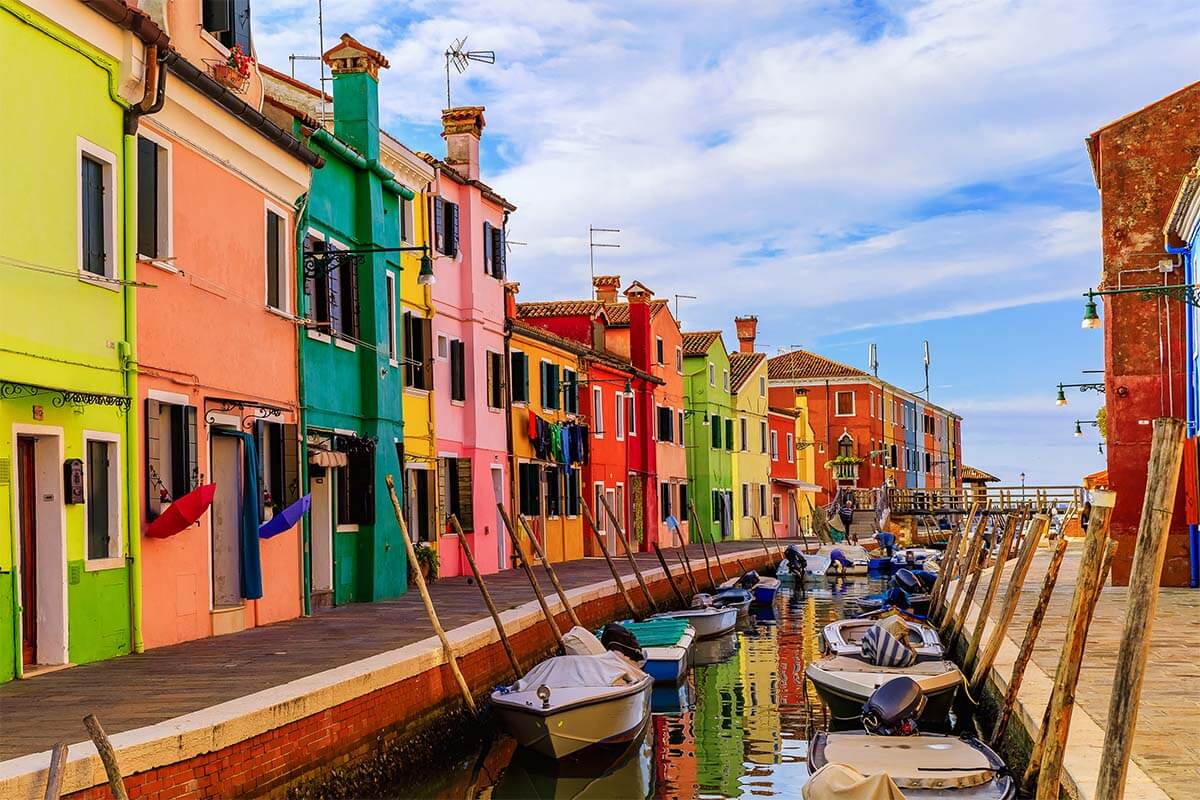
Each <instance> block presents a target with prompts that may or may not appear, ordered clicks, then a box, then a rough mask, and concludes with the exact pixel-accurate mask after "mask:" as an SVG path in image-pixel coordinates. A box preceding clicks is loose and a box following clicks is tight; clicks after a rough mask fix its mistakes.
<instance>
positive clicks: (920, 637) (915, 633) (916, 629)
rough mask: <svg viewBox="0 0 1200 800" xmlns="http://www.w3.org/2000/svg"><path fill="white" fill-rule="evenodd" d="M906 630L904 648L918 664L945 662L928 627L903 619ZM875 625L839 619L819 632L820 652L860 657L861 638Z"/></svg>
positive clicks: (938, 642)
mask: <svg viewBox="0 0 1200 800" xmlns="http://www.w3.org/2000/svg"><path fill="white" fill-rule="evenodd" d="M904 623H905V625H906V626H907V627H908V642H907V643H908V646H909V647H910V648H912V650H913V651H914V652H915V653H916V654H917V660H918V661H941V660H942V659H944V658H945V652H944V651H943V648H942V641H941V639H940V638H938V633H937V631H936V630H934V629H933V628H932V627H930V626H929V625H923V624H921V623H920V622H916V621H912V620H908V619H905V620H904ZM874 624H875V620H874V619H861V618H860V619H839V620H836V621H835V622H831V623H829V624H828V625H826V626H825V627H824V628H822V629H821V649H822V650H823V651H824V652H826V653H830V654H832V655H835V656H851V657H855V656H860V655H862V643H863V637H864V636H866V634H867V631H868V630H870V629H871V626H873V625H874Z"/></svg>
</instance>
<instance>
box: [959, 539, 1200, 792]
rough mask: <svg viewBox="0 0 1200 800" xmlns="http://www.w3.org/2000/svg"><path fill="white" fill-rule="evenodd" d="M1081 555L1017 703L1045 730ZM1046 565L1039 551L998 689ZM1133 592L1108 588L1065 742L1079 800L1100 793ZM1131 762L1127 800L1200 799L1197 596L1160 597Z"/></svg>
mask: <svg viewBox="0 0 1200 800" xmlns="http://www.w3.org/2000/svg"><path fill="white" fill-rule="evenodd" d="M1081 550H1082V544H1081V543H1072V544H1071V545H1070V547H1069V549H1068V550H1067V555H1066V558H1065V560H1064V562H1063V566H1062V572H1061V573H1060V574H1059V579H1058V584H1057V585H1056V587H1055V591H1054V595H1053V597H1052V599H1051V602H1050V608H1049V610H1048V612H1047V614H1046V620H1045V623H1044V624H1043V626H1042V631H1041V635H1040V636H1039V637H1038V641H1037V646H1036V647H1035V649H1034V655H1033V662H1032V663H1031V664H1030V667H1029V670H1028V671H1027V672H1026V675H1025V680H1024V681H1023V683H1022V687H1021V698H1020V699H1021V703H1022V705H1023V706H1024V708H1023V709H1021V710H1020V714H1021V716H1022V717H1024V719H1025V720H1026V721H1027V723H1028V722H1032V724H1033V725H1035V726H1037V725H1040V724H1041V718H1042V713H1043V712H1044V710H1045V707H1046V700H1047V699H1048V697H1049V693H1050V687H1051V686H1052V684H1053V678H1054V672H1055V670H1056V669H1057V667H1058V658H1059V654H1060V652H1061V650H1062V645H1063V641H1064V640H1065V638H1066V625H1067V616H1068V614H1069V613H1070V609H1071V595H1072V593H1073V592H1074V589H1075V579H1076V576H1077V574H1078V569H1079V556H1080V552H1081ZM1049 559H1050V551H1049V550H1048V549H1046V548H1041V549H1040V550H1039V552H1038V555H1037V556H1036V557H1035V559H1034V562H1033V566H1032V568H1031V569H1030V573H1029V581H1028V583H1027V584H1026V586H1025V589H1024V591H1023V592H1022V596H1021V602H1020V605H1019V607H1018V611H1017V615H1016V617H1015V618H1014V620H1013V624H1012V627H1010V628H1009V634H1008V635H1009V639H1010V640H1012V641H1010V642H1009V643H1008V645H1007V646H1006V647H1005V648H1004V649H1002V650H1001V654H1000V658H998V659H997V663H996V669H995V674H994V679H996V680H997V682H999V683H1001V685H1004V686H1007V681H1008V676H1009V675H1010V674H1011V667H1012V661H1013V658H1014V657H1015V655H1016V652H1017V651H1016V645H1017V644H1019V643H1020V641H1021V639H1022V638H1023V637H1024V635H1025V629H1026V627H1027V626H1028V624H1029V618H1030V616H1031V615H1032V613H1033V607H1034V605H1035V604H1036V602H1037V595H1038V591H1039V590H1040V587H1041V582H1042V578H1043V576H1044V575H1045V571H1046V564H1047V562H1048V561H1049ZM981 594H982V592H981ZM1127 595H1128V592H1127V590H1126V589H1125V588H1123V587H1114V586H1107V587H1105V589H1104V591H1103V593H1102V594H1101V596H1100V601H1099V603H1098V604H1097V607H1096V613H1095V616H1094V617H1093V620H1092V627H1091V631H1090V634H1089V636H1088V642H1087V650H1086V652H1085V653H1084V660H1083V668H1082V670H1081V672H1080V679H1079V686H1078V691H1077V693H1076V708H1075V713H1074V715H1073V716H1072V720H1071V735H1070V739H1069V741H1068V753H1067V761H1066V767H1067V772H1068V773H1069V774H1068V775H1065V776H1064V782H1068V783H1071V784H1073V787H1072V788H1073V789H1074V790H1075V791H1076V792H1077V795H1078V797H1079V798H1080V800H1090V798H1091V797H1093V796H1094V790H1095V782H1096V777H1097V774H1098V769H1099V766H1100V752H1101V745H1102V743H1103V740H1104V730H1105V725H1106V722H1107V720H1106V717H1107V715H1108V704H1109V697H1110V695H1111V693H1112V685H1113V678H1114V670H1115V664H1116V658H1117V649H1118V647H1119V645H1120V641H1121V630H1122V627H1123V626H1124V624H1125V609H1126V598H1127ZM999 605H1000V604H999V603H997V604H996V607H994V608H993V610H992V612H991V614H990V617H991V618H992V619H995V618H996V617H997V616H998V612H999ZM976 610H977V609H976ZM969 624H971V625H973V624H974V623H973V622H972V623H969ZM1014 643H1015V644H1014ZM1081 711H1082V712H1083V713H1082V714H1081V713H1080V712H1081ZM1027 727H1028V725H1027ZM1133 763H1134V767H1133V768H1131V770H1130V776H1129V783H1128V786H1127V791H1126V793H1125V798H1126V800H1160V799H1161V798H1163V797H1164V796H1165V797H1170V798H1178V800H1191V799H1192V798H1196V797H1200V591H1196V590H1194V589H1164V590H1162V594H1161V595H1160V597H1159V603H1158V614H1157V617H1156V618H1155V621H1154V629H1153V635H1152V637H1151V644H1150V658H1149V662H1148V667H1147V673H1146V680H1145V683H1144V684H1143V689H1142V697H1141V708H1140V711H1139V713H1138V724H1137V733H1136V736H1135V738H1134V749H1133Z"/></svg>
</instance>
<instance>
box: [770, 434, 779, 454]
mask: <svg viewBox="0 0 1200 800" xmlns="http://www.w3.org/2000/svg"><path fill="white" fill-rule="evenodd" d="M771 460H772V461H778V460H779V432H778V431H771Z"/></svg>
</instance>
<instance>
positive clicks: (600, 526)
mask: <svg viewBox="0 0 1200 800" xmlns="http://www.w3.org/2000/svg"><path fill="white" fill-rule="evenodd" d="M605 491H606V487H605V485H604V481H595V482H593V483H592V511H593V512H594V513H593V514H592V516H593V518H594V519H593V521H594V522H595V523H596V533H607V532H608V514H606V513H604V507H603V506H602V505H600V498H601V497H604V493H605Z"/></svg>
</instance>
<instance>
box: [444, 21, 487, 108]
mask: <svg viewBox="0 0 1200 800" xmlns="http://www.w3.org/2000/svg"><path fill="white" fill-rule="evenodd" d="M466 46H467V37H465V36H464V37H462V38H461V39H456V40H455V41H454V43H453V44H451V45H450V47H448V48H447V49H446V52H445V53H444V55H445V56H446V108H454V106H453V105H452V104H451V103H450V65H451V64H453V65H454V68H455V69H456V70H458V74H459V75H462V74H463V73H464V72H466V69H467V66H468V65H469V64H470V63H471V62H472V61H478V62H479V63H481V64H495V63H496V51H495V50H466V49H465V48H466Z"/></svg>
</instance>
